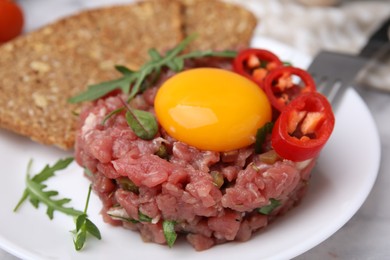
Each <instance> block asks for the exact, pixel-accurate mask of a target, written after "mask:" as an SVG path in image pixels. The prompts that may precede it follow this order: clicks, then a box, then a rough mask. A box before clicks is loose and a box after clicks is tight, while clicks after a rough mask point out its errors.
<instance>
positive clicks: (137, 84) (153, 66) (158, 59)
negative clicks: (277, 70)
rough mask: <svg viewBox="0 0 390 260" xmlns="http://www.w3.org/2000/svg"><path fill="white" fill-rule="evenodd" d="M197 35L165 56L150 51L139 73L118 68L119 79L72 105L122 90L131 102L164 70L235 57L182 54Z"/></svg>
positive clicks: (229, 53)
mask: <svg viewBox="0 0 390 260" xmlns="http://www.w3.org/2000/svg"><path fill="white" fill-rule="evenodd" d="M194 38H195V35H191V36H189V37H187V38H186V39H184V40H183V41H182V42H181V43H179V44H178V45H177V46H176V47H175V48H173V49H171V50H169V51H167V52H166V54H165V56H162V55H160V53H158V51H157V50H155V49H150V50H149V56H150V60H149V61H148V62H147V63H145V64H144V65H143V66H142V67H141V68H140V69H139V70H138V71H132V70H129V69H128V68H126V67H124V66H116V69H117V70H118V71H119V72H120V73H121V74H122V77H121V78H119V79H115V80H111V81H106V82H103V83H99V84H96V85H91V86H89V87H88V89H87V90H86V91H85V92H83V93H81V94H79V95H77V96H74V97H72V98H70V99H69V100H68V101H69V102H70V103H78V102H83V101H91V100H96V99H98V98H101V97H103V96H104V95H106V94H108V93H109V92H111V91H113V90H116V89H120V90H122V92H123V93H126V94H129V100H131V99H132V98H133V97H134V96H135V95H137V94H138V93H140V92H141V91H142V90H143V89H145V88H147V87H149V86H148V83H147V82H146V79H147V78H148V77H149V76H154V80H151V82H150V83H149V84H153V83H154V81H155V79H156V78H158V76H159V75H160V73H161V71H162V69H163V68H166V67H167V68H169V69H171V70H173V71H175V72H178V71H181V70H183V69H184V60H186V59H192V58H201V57H210V56H214V57H227V58H229V57H231V58H232V57H235V56H236V54H237V53H236V52H235V51H211V50H206V51H194V52H190V53H185V54H181V53H182V51H183V50H184V49H185V48H186V47H187V45H188V44H189V43H190V42H191V41H193V40H194Z"/></svg>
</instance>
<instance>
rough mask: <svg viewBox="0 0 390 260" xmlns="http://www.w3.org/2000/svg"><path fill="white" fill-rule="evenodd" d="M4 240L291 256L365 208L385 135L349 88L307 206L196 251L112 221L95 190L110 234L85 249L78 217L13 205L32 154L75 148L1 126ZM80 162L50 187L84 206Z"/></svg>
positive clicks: (21, 249) (141, 252)
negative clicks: (245, 235)
mask: <svg viewBox="0 0 390 260" xmlns="http://www.w3.org/2000/svg"><path fill="white" fill-rule="evenodd" d="M253 45H254V46H259V47H264V48H268V49H270V50H272V51H274V52H275V53H277V54H278V55H280V56H281V58H282V59H283V60H288V61H292V62H293V63H294V64H295V65H296V66H300V67H306V66H307V65H308V63H309V62H310V59H309V58H308V57H306V56H304V55H302V54H300V53H299V52H296V51H295V50H293V49H291V48H289V47H286V46H285V45H282V44H280V43H277V42H274V41H272V40H268V39H255V40H254V42H253ZM0 154H1V156H0V169H1V181H0V191H1V196H0V209H1V221H0V246H1V247H2V248H4V249H5V250H7V251H9V252H10V253H12V254H14V255H16V256H18V257H21V258H24V259H107V258H108V257H110V256H115V258H119V259H120V258H124V259H129V257H130V256H131V259H152V257H153V259H154V258H158V259H160V260H164V259H166V260H172V259H183V258H184V257H185V259H186V260H191V259H224V260H228V259H244V258H245V259H264V258H267V259H289V258H292V257H294V256H297V255H299V254H301V253H303V252H305V251H307V250H309V249H310V248H312V247H314V246H316V245H318V244H319V243H320V242H322V241H323V240H325V239H327V238H328V237H329V236H331V235H332V234H333V233H335V232H336V231H337V230H338V229H339V228H340V227H342V226H343V225H344V224H345V223H346V222H347V221H348V220H349V219H350V218H351V217H352V216H353V215H354V214H355V212H356V211H357V210H358V209H359V207H360V206H361V205H362V203H363V202H364V200H365V199H366V197H367V195H368V194H369V192H370V190H371V188H372V186H373V183H374V181H375V179H376V176H377V172H378V167H379V162H380V142H379V137H378V133H377V129H376V126H375V123H374V120H373V118H372V116H371V114H370V112H369V110H368V109H367V107H366V105H365V104H364V102H363V101H362V99H361V98H360V97H359V96H358V95H357V93H356V92H355V91H354V90H352V89H351V90H349V91H348V92H347V93H346V96H345V98H344V101H343V103H342V105H341V106H340V108H339V110H338V111H337V113H336V127H335V131H334V133H333V135H332V137H331V139H330V141H329V143H328V144H327V146H326V147H325V149H324V150H323V152H322V154H321V157H320V159H319V162H318V166H317V167H316V169H315V171H314V172H313V178H312V183H311V186H310V189H309V192H308V194H307V196H306V198H304V200H303V202H302V204H301V205H299V206H298V207H296V208H295V209H293V210H292V211H290V212H289V213H288V214H286V215H285V216H283V217H281V218H279V219H278V220H277V221H276V222H274V223H272V224H271V225H270V226H268V227H267V228H266V229H264V230H263V231H261V232H259V233H258V234H257V235H255V236H254V237H253V238H252V239H251V240H250V241H248V242H245V243H228V244H224V245H219V246H216V247H213V248H212V249H209V250H207V251H204V252H196V251H194V250H193V249H192V248H191V247H190V246H189V245H187V244H186V243H184V242H181V241H178V243H177V244H175V246H174V248H172V249H169V248H168V247H166V246H161V245H157V244H152V243H144V242H142V240H141V238H140V236H139V234H138V233H135V232H132V231H127V230H124V229H122V228H119V227H112V226H109V225H107V224H104V223H103V222H102V220H101V217H100V215H99V210H100V205H101V204H100V202H99V200H98V199H97V198H96V197H95V196H92V201H91V204H90V208H89V215H90V218H91V219H92V220H93V221H94V222H95V223H96V224H97V225H98V227H99V228H100V230H101V233H102V236H103V240H102V241H97V240H96V239H93V238H92V239H90V240H88V241H87V245H86V247H85V249H84V250H83V251H81V252H76V251H75V250H74V249H73V242H72V236H71V233H70V232H69V231H70V230H72V229H74V223H73V221H72V219H71V218H69V217H67V216H64V215H63V214H61V213H55V217H54V219H53V220H52V221H50V220H49V219H48V217H47V216H46V215H45V210H46V208H45V207H43V206H41V207H40V208H39V210H36V209H34V208H33V207H32V206H31V205H30V204H29V203H28V204H25V205H23V206H22V207H21V209H20V210H19V211H18V212H17V213H14V212H13V207H14V206H15V204H16V203H17V201H18V199H19V198H20V196H21V194H22V192H23V189H24V179H25V170H26V169H25V168H26V165H27V163H28V160H29V159H30V158H33V159H34V160H35V161H34V162H35V163H34V167H33V169H34V170H35V172H37V171H38V170H40V169H41V168H42V167H43V166H44V165H45V164H47V163H50V164H52V163H54V162H55V161H57V159H59V158H63V157H65V156H68V155H71V154H67V153H65V152H61V151H58V150H57V149H55V148H48V147H43V146H41V145H38V144H35V143H33V142H31V141H30V140H27V139H26V138H23V137H19V136H17V135H14V134H12V133H10V132H6V131H4V130H1V131H0ZM81 172H82V170H81V169H80V168H79V167H78V166H77V165H76V164H72V167H70V168H68V169H66V170H64V171H63V172H58V174H57V177H55V178H53V179H52V181H50V182H49V187H50V188H53V189H57V190H59V191H60V194H61V195H62V196H66V197H70V198H72V202H71V205H72V206H74V207H75V208H78V209H83V207H84V201H85V197H86V192H87V188H88V182H87V181H86V179H85V178H84V177H83V176H82V174H81Z"/></svg>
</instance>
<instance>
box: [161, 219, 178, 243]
mask: <svg viewBox="0 0 390 260" xmlns="http://www.w3.org/2000/svg"><path fill="white" fill-rule="evenodd" d="M175 224H176V222H175V221H171V220H164V221H163V232H164V237H165V240H166V241H167V244H168V246H169V247H172V246H173V244H174V243H175V241H176V238H177V234H176V231H175Z"/></svg>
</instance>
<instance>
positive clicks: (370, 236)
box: [0, 0, 390, 260]
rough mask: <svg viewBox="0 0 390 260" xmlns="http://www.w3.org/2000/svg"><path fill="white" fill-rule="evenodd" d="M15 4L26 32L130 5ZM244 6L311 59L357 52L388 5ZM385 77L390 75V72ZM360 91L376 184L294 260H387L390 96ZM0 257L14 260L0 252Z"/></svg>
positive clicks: (275, 0)
mask: <svg viewBox="0 0 390 260" xmlns="http://www.w3.org/2000/svg"><path fill="white" fill-rule="evenodd" d="M230 1H231V2H237V3H238V2H240V1H239V0H235V1H234V0H230ZM18 2H19V3H20V5H21V6H22V7H23V9H24V13H25V17H26V27H25V29H26V31H30V30H34V29H35V28H37V27H40V26H42V25H44V24H46V23H48V22H51V21H53V20H55V19H57V18H58V17H62V16H65V15H68V14H72V13H73V12H75V11H77V10H80V9H83V8H90V7H95V6H99V5H104V4H107V3H113V2H118V3H120V2H122V3H125V2H130V1H126V0H115V1H109V0H56V1H52V0H34V1H29V0H19V1H18ZM242 2H243V1H242ZM244 4H245V5H246V6H247V7H248V8H251V10H252V11H253V12H254V13H255V14H256V15H257V16H259V17H260V18H261V23H260V25H259V27H258V28H257V31H256V33H257V34H260V35H263V36H267V37H270V38H273V39H276V40H279V41H282V42H285V43H287V44H289V45H291V46H293V47H294V48H296V49H298V50H300V51H301V52H305V53H306V54H309V55H314V54H315V53H316V52H317V51H318V50H319V49H322V48H324V49H330V50H338V51H348V52H357V51H358V50H359V48H360V47H361V46H362V45H363V44H364V42H365V41H366V39H367V35H368V34H369V33H370V32H371V31H372V30H373V29H374V28H375V26H377V24H378V23H379V22H380V21H381V20H383V18H385V17H386V16H388V15H390V4H389V2H388V1H386V0H384V1H361V2H359V1H342V2H341V5H340V6H338V7H310V8H309V7H304V6H301V5H299V4H297V3H296V2H295V1H293V0H247V1H245V3H244ZM368 9H370V10H368ZM302 14H305V15H304V17H305V18H304V19H305V22H302ZM286 15H289V18H290V23H289V25H288V26H289V27H286V24H285V23H284V22H283V21H282V20H281V19H282V18H283V17H285V16H286ZM324 24H325V26H324ZM320 25H322V26H320ZM291 27H294V28H293V29H292V28H291ZM275 28H278V30H276V29H275ZM291 32H293V33H291ZM389 60H390V57H389ZM388 74H389V75H390V68H389V72H388ZM383 82H384V81H383ZM387 88H390V85H387ZM358 92H359V94H360V95H361V97H362V98H363V100H364V101H365V102H366V104H367V106H368V107H369V109H370V111H371V113H372V115H373V117H374V119H375V121H376V124H377V127H378V130H379V135H380V138H381V143H382V147H381V148H382V160H381V167H380V172H379V175H378V178H377V181H376V183H375V185H374V187H373V189H372V191H371V193H370V195H369V197H368V198H367V200H366V202H365V203H364V204H363V206H362V207H361V208H360V210H359V211H358V212H357V213H356V214H355V215H354V216H353V217H352V219H351V220H350V221H349V222H348V223H347V224H346V225H344V226H343V227H342V228H341V229H340V230H339V231H337V232H336V233H335V234H334V235H333V236H331V237H330V238H329V239H327V240H326V241H324V242H323V243H322V244H320V245H318V246H316V247H314V248H313V249H311V250H309V251H308V252H306V253H304V254H302V255H300V256H298V257H296V258H295V259H296V260H305V259H390V206H389V205H390V204H389V203H388V202H387V199H388V198H390V189H389V186H390V160H389V159H390V120H389V116H390V92H389V93H387V92H380V91H377V90H373V89H369V88H360V89H358ZM362 138H364V137H362ZM362 149H364V148H363V147H362ZM0 259H1V260H15V259H18V258H16V257H15V256H13V255H11V254H9V253H7V252H5V251H3V250H2V249H0Z"/></svg>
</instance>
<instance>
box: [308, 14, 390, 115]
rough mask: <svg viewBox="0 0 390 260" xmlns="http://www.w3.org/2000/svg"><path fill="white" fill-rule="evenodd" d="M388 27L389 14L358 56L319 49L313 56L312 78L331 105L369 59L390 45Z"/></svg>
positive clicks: (338, 98)
mask: <svg viewBox="0 0 390 260" xmlns="http://www.w3.org/2000/svg"><path fill="white" fill-rule="evenodd" d="M389 29H390V17H389V18H388V19H387V20H385V21H384V23H382V25H381V26H380V27H379V29H378V30H377V31H375V32H374V33H373V34H372V35H371V37H370V38H369V40H368V42H367V44H366V45H365V46H364V47H363V48H362V50H361V51H360V53H359V54H358V55H357V56H353V55H348V54H343V53H337V52H329V51H321V52H320V53H319V54H318V55H317V56H316V57H315V58H314V60H313V61H312V63H311V65H310V66H309V68H308V72H309V73H310V74H311V75H312V77H313V79H314V80H315V82H316V84H317V90H318V91H319V92H321V93H322V94H324V95H325V96H326V97H327V98H328V100H329V101H330V102H331V104H332V106H333V107H334V108H336V107H337V106H338V105H339V103H340V101H341V99H342V97H343V94H344V93H345V91H346V90H347V89H348V87H349V86H350V85H351V83H352V81H353V80H354V79H355V77H356V76H357V74H358V73H359V72H360V70H361V69H362V68H363V67H364V66H365V65H366V64H367V63H368V61H369V60H370V59H373V58H375V56H376V55H378V54H379V53H381V52H382V51H383V49H390V42H389V38H390V36H389Z"/></svg>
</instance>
